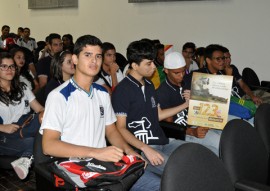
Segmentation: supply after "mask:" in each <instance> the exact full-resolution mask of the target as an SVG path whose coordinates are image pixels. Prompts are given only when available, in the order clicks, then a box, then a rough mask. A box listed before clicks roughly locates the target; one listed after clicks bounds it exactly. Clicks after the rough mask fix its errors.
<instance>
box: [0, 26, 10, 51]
mask: <svg viewBox="0 0 270 191" xmlns="http://www.w3.org/2000/svg"><path fill="white" fill-rule="evenodd" d="M9 31H10V27H9V26H8V25H4V26H2V29H1V32H2V34H1V36H0V49H4V48H5V47H4V40H5V39H6V38H7V37H8V35H9Z"/></svg>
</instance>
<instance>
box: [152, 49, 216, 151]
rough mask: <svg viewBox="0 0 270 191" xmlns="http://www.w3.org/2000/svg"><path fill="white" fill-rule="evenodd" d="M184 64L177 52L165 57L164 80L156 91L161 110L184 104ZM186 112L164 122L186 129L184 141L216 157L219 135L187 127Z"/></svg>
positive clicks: (195, 127) (206, 128)
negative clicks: (199, 145)
mask: <svg viewBox="0 0 270 191" xmlns="http://www.w3.org/2000/svg"><path fill="white" fill-rule="evenodd" d="M185 70H186V63H185V59H184V57H183V56H182V55H181V54H180V53H178V52H172V53H169V54H168V55H166V57H165V63H164V72H165V73H166V80H165V81H164V82H163V83H162V84H161V85H160V86H159V88H158V89H157V99H158V103H159V104H160V107H161V109H167V108H171V107H175V106H178V105H181V104H184V103H185V99H184V98H183V97H182V94H183V93H184V91H185V84H184V81H183V78H184V76H185ZM187 118H188V110H187V109H184V110H182V111H180V112H179V113H177V114H176V115H173V116H170V117H168V118H166V119H165V121H168V122H173V123H177V124H180V125H181V126H184V127H186V139H185V140H186V141H187V142H195V143H200V144H202V145H204V146H206V147H208V148H209V149H210V150H212V151H213V152H214V153H215V154H216V155H218V154H219V153H218V151H219V141H220V133H219V131H216V130H213V129H209V128H208V127H197V126H189V125H188V124H187Z"/></svg>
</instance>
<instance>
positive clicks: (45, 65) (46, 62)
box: [36, 56, 52, 82]
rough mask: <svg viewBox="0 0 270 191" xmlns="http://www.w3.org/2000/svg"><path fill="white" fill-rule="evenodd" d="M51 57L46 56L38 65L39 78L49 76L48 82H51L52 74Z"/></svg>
mask: <svg viewBox="0 0 270 191" xmlns="http://www.w3.org/2000/svg"><path fill="white" fill-rule="evenodd" d="M51 61H52V57H51V56H46V57H44V58H41V59H40V60H39V61H38V63H37V67H36V70H37V76H40V75H44V76H47V77H48V78H47V82H49V81H50V78H51V73H50V67H51Z"/></svg>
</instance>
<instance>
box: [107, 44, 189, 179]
mask: <svg viewBox="0 0 270 191" xmlns="http://www.w3.org/2000/svg"><path fill="white" fill-rule="evenodd" d="M155 56H156V53H155V48H154V46H153V45H152V44H151V43H150V42H147V41H144V40H141V41H135V42H132V43H131V44H129V46H128V48H127V59H128V61H129V63H130V64H131V70H130V73H129V75H128V76H127V77H125V78H124V79H123V80H122V81H121V82H120V83H119V84H118V86H117V87H116V88H115V90H114V92H113V94H112V104H113V108H114V111H115V113H116V116H117V121H116V126H117V128H118V130H119V131H120V133H121V134H122V136H123V137H124V139H125V140H126V141H127V142H128V143H129V144H130V145H132V146H133V147H135V148H137V149H139V150H141V151H142V155H143V156H145V157H146V159H147V160H148V161H149V162H150V164H149V165H148V167H149V170H150V171H153V172H155V173H158V174H160V175H161V174H162V172H163V169H164V167H165V164H166V162H167V160H168V158H169V156H170V154H171V153H172V152H173V151H174V150H175V149H176V148H177V147H178V146H180V145H181V144H183V143H184V141H181V140H175V139H168V138H167V137H166V136H165V134H164V132H163V130H162V129H161V127H160V126H159V121H160V120H163V119H166V118H168V117H170V116H172V115H175V114H176V113H178V112H180V111H182V110H184V109H186V108H187V107H188V97H186V96H187V93H188V92H186V93H184V94H183V96H185V98H186V102H185V103H184V104H182V105H180V106H177V107H174V108H170V109H166V110H162V109H161V108H160V107H159V103H158V102H157V99H156V92H155V88H154V85H153V84H152V83H151V82H150V81H149V80H147V79H146V78H148V77H150V76H152V75H153V72H154V71H155V69H156V66H155V64H154V59H155ZM148 167H147V168H148Z"/></svg>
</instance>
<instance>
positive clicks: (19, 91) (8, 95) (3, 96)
mask: <svg viewBox="0 0 270 191" xmlns="http://www.w3.org/2000/svg"><path fill="white" fill-rule="evenodd" d="M3 59H12V57H11V55H10V54H9V53H7V52H3V53H1V54H0V65H1V64H2V60H3ZM18 72H19V71H18V68H17V67H16V69H15V76H14V78H13V79H12V81H11V86H10V91H9V92H6V91H5V90H3V88H2V87H1V85H0V101H1V102H2V103H4V104H5V105H7V106H9V104H11V105H16V104H18V103H21V100H22V98H23V96H24V89H25V87H26V85H25V84H24V83H22V82H20V80H19V75H18Z"/></svg>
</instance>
